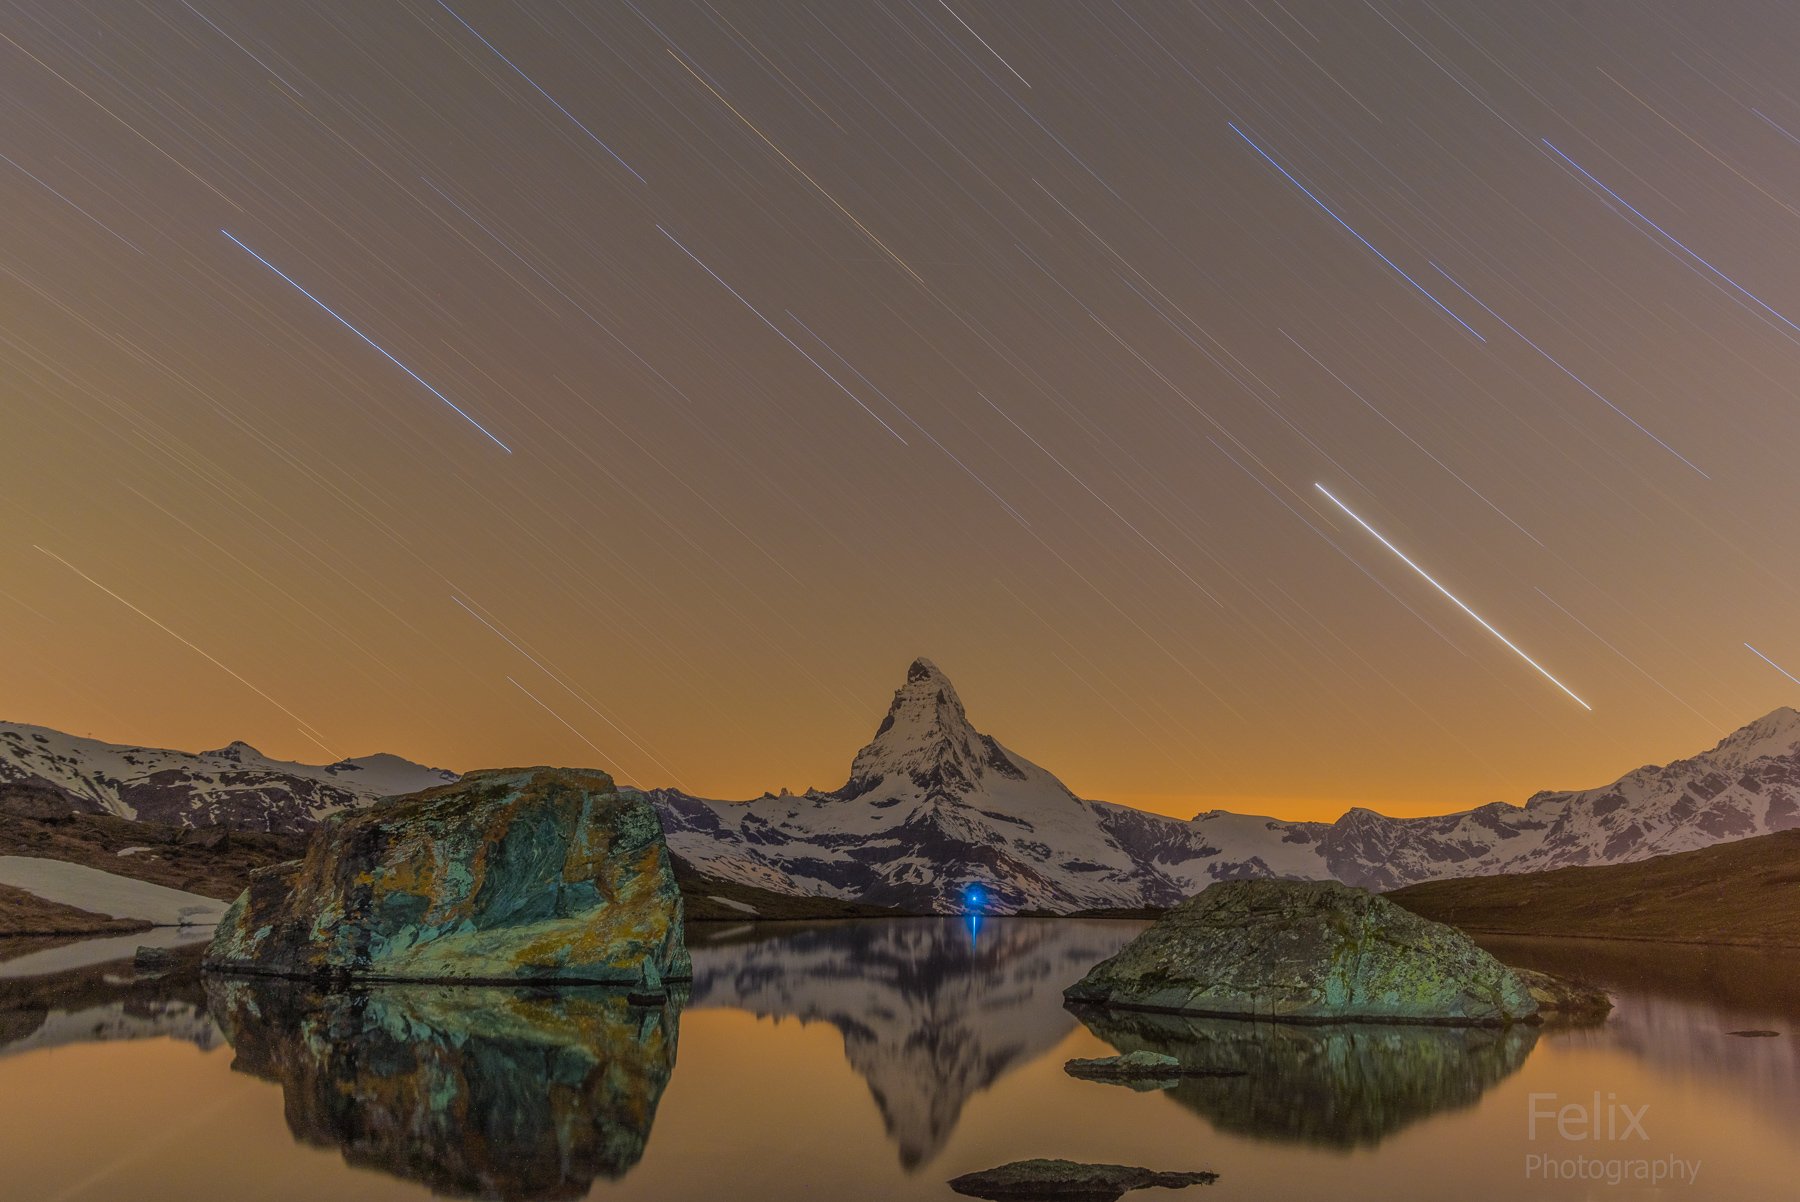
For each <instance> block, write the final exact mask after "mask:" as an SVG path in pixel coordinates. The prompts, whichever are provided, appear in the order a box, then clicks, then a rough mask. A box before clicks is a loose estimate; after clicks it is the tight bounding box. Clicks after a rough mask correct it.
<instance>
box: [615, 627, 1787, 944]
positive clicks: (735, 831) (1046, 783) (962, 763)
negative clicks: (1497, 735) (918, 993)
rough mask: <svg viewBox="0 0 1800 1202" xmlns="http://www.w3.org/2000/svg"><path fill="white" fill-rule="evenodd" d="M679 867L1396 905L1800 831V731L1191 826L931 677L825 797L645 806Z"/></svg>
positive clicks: (1133, 901)
mask: <svg viewBox="0 0 1800 1202" xmlns="http://www.w3.org/2000/svg"><path fill="white" fill-rule="evenodd" d="M651 795H652V797H653V798H654V799H655V800H656V802H657V805H658V808H659V810H660V811H661V813H662V815H663V826H664V829H665V830H666V831H667V832H668V837H669V845H670V847H671V849H672V850H673V851H674V852H675V853H676V854H677V855H679V856H680V857H682V858H683V859H685V860H687V861H689V862H690V863H692V864H694V865H695V866H696V867H698V868H700V869H701V870H702V871H704V872H707V873H710V874H712V875H715V876H719V877H724V878H726V879H729V880H734V881H738V882H741V883H743V884H749V885H758V886H761V887H763V888H767V889H774V890H777V891H779V892H784V893H797V894H812V895H824V896H830V897H841V898H852V899H860V900H863V901H871V902H879V903H885V904H890V905H898V906H905V907H909V908H916V909H926V910H934V911H937V912H955V911H958V910H961V909H965V908H967V906H968V904H969V900H970V897H971V893H970V891H971V890H974V889H979V890H981V891H983V892H984V894H985V900H984V902H983V904H982V908H984V909H988V910H991V911H997V912H1011V911H1016V910H1022V909H1044V910H1050V911H1059V912H1067V911H1072V910H1080V909H1088V908H1096V907H1109V906H1143V905H1168V904H1172V903H1173V902H1176V901H1178V900H1180V899H1181V898H1183V897H1187V896H1190V895H1192V894H1193V893H1196V892H1198V891H1199V890H1201V889H1203V888H1205V887H1206V886H1207V885H1209V884H1211V883H1212V882H1213V881H1216V880H1228V879H1234V878H1240V877H1260V876H1281V877H1298V878H1312V879H1324V878H1335V879H1338V880H1342V881H1346V882H1348V883H1350V884H1354V885H1362V886H1365V887H1368V888H1373V889H1389V888H1394V887H1397V886H1400V885H1405V884H1412V883H1414V882H1416V881H1423V880H1430V879H1433V878H1436V877H1443V876H1469V875H1476V874H1482V873H1494V872H1525V871H1535V870H1539V869H1545V868H1560V867H1566V866H1570V865H1581V864H1606V863H1617V862H1621V861H1626V860H1639V859H1645V858H1647V857H1650V856H1655V855H1662V854H1665V853H1668V852H1674V851H1688V850H1692V849H1694V848H1698V847H1705V846H1708V845H1710V844H1713V843H1718V842H1722V841H1724V840H1727V839H1740V838H1744V837H1747V836H1750V835H1757V834H1766V833H1769V832H1771V831H1777V830H1785V829H1788V828H1790V827H1796V826H1800V713H1796V712H1795V711H1794V710H1792V709H1785V708H1784V709H1779V710H1776V711H1775V712H1774V713H1772V714H1770V715H1768V716H1767V717H1765V718H1762V719H1760V720H1759V721H1757V722H1754V723H1752V724H1750V725H1749V726H1746V727H1744V728H1743V729H1742V730H1740V731H1738V732H1736V733H1735V734H1733V735H1731V736H1729V737H1728V738H1726V739H1725V740H1724V741H1723V742H1721V743H1720V744H1719V745H1718V746H1717V747H1715V748H1713V749H1712V750H1711V751H1709V752H1705V753H1702V754H1701V755H1697V756H1694V757H1692V758H1691V759H1686V760H1679V761H1677V762H1675V763H1673V764H1669V765H1667V766H1666V767H1660V768H1659V767H1654V766H1651V767H1645V768H1640V769H1638V770H1636V771H1635V772H1632V773H1629V774H1628V775H1626V776H1624V777H1622V778H1620V779H1619V780H1617V781H1615V782H1613V783H1612V784H1610V785H1605V786H1602V787H1600V788H1598V789H1588V790H1583V791H1579V792H1566V793H1540V794H1538V795H1537V796H1535V797H1533V798H1531V800H1529V801H1528V802H1526V803H1525V805H1524V806H1511V805H1506V804H1503V803H1495V804H1492V805H1486V806H1482V807H1480V808H1479V809H1474V810H1468V811H1465V812H1462V813H1456V814H1444V815H1436V816H1432V817H1426V818H1389V817H1386V816H1384V815H1381V814H1377V813H1375V812H1374V811H1372V810H1367V809H1361V808H1357V809H1352V810H1351V811H1349V812H1348V813H1346V814H1345V815H1344V816H1343V817H1342V818H1339V819H1338V820H1337V821H1336V822H1329V823H1327V822H1287V821H1281V820H1278V819H1274V818H1263V817H1256V816H1251V815H1243V814H1232V813H1227V812H1224V811H1220V810H1214V811H1209V812H1207V813H1204V814H1200V815H1197V816H1196V817H1194V818H1193V819H1191V820H1189V821H1185V822H1184V821H1182V820H1180V819H1176V818H1170V817H1165V816H1163V815H1159V814H1150V813H1146V812H1144V811H1141V810H1134V809H1131V808H1129V807H1126V806H1119V805H1112V804H1110V803H1107V802H1099V801H1086V800H1083V799H1081V798H1078V797H1076V796H1075V795H1074V794H1073V793H1071V792H1070V791H1069V790H1068V788H1066V787H1065V786H1064V785H1063V784H1062V782H1061V781H1059V780H1057V779H1056V777H1054V776H1052V775H1051V774H1050V773H1049V772H1047V771H1046V770H1044V769H1043V768H1040V767H1038V766H1037V765H1035V764H1033V763H1031V762H1030V761H1028V760H1026V759H1024V758H1023V757H1021V756H1019V755H1017V754H1016V753H1014V752H1012V751H1009V750H1007V749H1006V748H1005V747H1003V746H1001V745H1000V744H999V743H998V742H996V741H995V740H994V739H993V738H992V737H990V736H988V735H984V734H981V733H980V732H978V731H977V730H976V729H975V728H974V727H973V726H972V725H971V724H970V723H969V720H968V718H967V716H966V714H965V712H964V710H963V706H962V702H961V700H960V699H959V698H958V697H957V695H956V690H955V689H954V688H953V687H952V686H951V684H950V681H949V680H948V679H947V678H946V677H945V676H944V674H943V673H942V672H940V671H939V670H938V669H937V668H936V667H935V666H934V665H932V664H931V663H930V662H929V661H927V660H923V659H921V660H918V661H916V662H914V663H913V665H912V666H911V668H909V669H908V670H907V674H906V682H905V684H903V685H902V686H901V687H900V689H899V690H898V691H897V692H895V694H894V700H893V704H892V705H891V706H890V707H889V709H888V714H887V717H886V718H885V719H884V720H883V721H882V723H881V726H880V728H879V729H878V730H877V731H876V733H875V738H874V739H873V740H872V741H871V742H870V743H869V745H868V746H866V747H864V748H863V749H862V750H861V751H860V752H858V753H857V755H856V758H855V759H854V760H853V761H852V763H851V768H850V779H849V781H848V783H846V784H845V785H844V787H843V788H841V789H838V790H835V791H833V792H829V793H827V792H819V791H816V790H815V791H809V792H807V793H805V794H789V793H782V794H780V795H774V794H765V795H763V796H762V797H760V798H758V799H756V800H754V801H750V802H741V803H733V802H719V801H708V800H705V799H702V798H697V797H691V796H689V795H687V794H684V793H680V792H677V791H675V790H671V789H661V790H655V791H653V793H652V794H651Z"/></svg>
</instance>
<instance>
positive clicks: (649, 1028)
mask: <svg viewBox="0 0 1800 1202" xmlns="http://www.w3.org/2000/svg"><path fill="white" fill-rule="evenodd" d="M207 992H208V994H209V997H210V1000H211V1004H212V1010H213V1015H214V1017H215V1018H217V1019H218V1022H219V1025H220V1026H221V1027H222V1028H224V1030H225V1033H226V1037H227V1038H228V1039H229V1040H230V1041H231V1044H232V1047H233V1048H234V1049H235V1050H236V1053H237V1059H236V1061H235V1062H234V1064H233V1066H232V1067H233V1068H235V1069H237V1070H238V1071H241V1072H246V1073H249V1074H251V1075H253V1076H257V1077H261V1078H263V1079H265V1080H269V1081H274V1082H277V1083H278V1084H280V1086H281V1088H282V1094H283V1096H284V1098H285V1101H286V1107H287V1122H288V1128H289V1129H290V1130H291V1131H292V1132H293V1134H294V1136H295V1137H296V1138H297V1139H300V1140H302V1141H304V1142H306V1143H310V1144H314V1145H316V1146H319V1147H336V1148H339V1149H341V1150H342V1152H343V1155H344V1159H345V1160H346V1161H347V1162H349V1163H350V1164H353V1165H358V1166H362V1167H367V1168H373V1169H379V1170H380V1171H382V1172H385V1173H390V1174H392V1175H394V1176H396V1177H400V1178H404V1179H406V1180H410V1181H417V1182H420V1183H422V1184H424V1185H426V1186H428V1187H429V1188H430V1189H432V1190H433V1191H434V1192H437V1193H442V1194H448V1195H453V1196H465V1197H482V1198H500V1199H558V1198H580V1197H584V1196H586V1195H587V1193H588V1191H589V1189H590V1188H591V1187H592V1185H593V1182H594V1179H595V1178H597V1177H606V1178H616V1177H620V1176H622V1175H624V1174H625V1173H626V1172H627V1171H628V1170H630V1169H631V1168H632V1166H634V1165H635V1164H637V1162H638V1160H639V1159H640V1158H641V1157H642V1156H643V1154H644V1146H645V1144H646V1143H647V1142H648V1140H649V1137H650V1125H651V1122H652V1121H653V1120H654V1119H655V1117H656V1106H657V1102H658V1101H659V1100H660V1099H661V1097H662V1091H663V1088H664V1086H666V1085H667V1084H668V1080H669V1075H670V1074H671V1072H673V1070H674V1067H675V1042H676V1032H677V1027H678V1025H679V1015H680V1006H679V1003H678V1002H676V1001H671V1002H669V1003H668V1004H665V1005H657V1006H643V1005H633V1004H631V1003H630V1002H629V1001H628V1000H627V999H626V998H625V997H624V996H623V995H621V994H618V993H614V992H608V991H604V990H596V989H568V988H564V989H556V990H523V989H512V988H483V987H471V986H421V985H413V986H394V987H390V988H378V989H368V990H356V991H352V992H344V993H324V992H320V991H317V990H314V989H310V988H307V987H304V986H298V985H295V984H292V983H289V982H281V981H266V980H236V979H233V980H221V979H218V978H210V977H209V978H208V979H207Z"/></svg>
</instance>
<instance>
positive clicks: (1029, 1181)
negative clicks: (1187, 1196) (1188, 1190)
mask: <svg viewBox="0 0 1800 1202" xmlns="http://www.w3.org/2000/svg"><path fill="white" fill-rule="evenodd" d="M1218 1179H1219V1175H1218V1174H1217V1173H1158V1172H1155V1171H1154V1170H1151V1169H1139V1168H1133V1167H1131V1166H1130V1165H1123V1164H1082V1163H1080V1162H1079V1161H1074V1160H1015V1161H1013V1162H1012V1163H1011V1164H1003V1165H1001V1166H1000V1167H999V1168H994V1169H985V1170H983V1171H982V1172H979V1173H964V1174H963V1175H962V1176H961V1177H953V1178H951V1180H950V1188H951V1189H953V1190H955V1191H956V1192H957V1193H959V1194H967V1195H969V1196H970V1197H973V1198H989V1199H993V1200H994V1202H1032V1200H1040V1202H1115V1200H1116V1199H1118V1198H1120V1197H1123V1196H1124V1194H1125V1193H1126V1192H1127V1191H1129V1190H1134V1189H1149V1188H1151V1187H1155V1188H1159V1189H1182V1188H1184V1187H1186V1186H1190V1185H1211V1184H1212V1183H1213V1182H1214V1181H1217V1180H1218Z"/></svg>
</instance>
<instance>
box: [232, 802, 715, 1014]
mask: <svg viewBox="0 0 1800 1202" xmlns="http://www.w3.org/2000/svg"><path fill="white" fill-rule="evenodd" d="M205 963H206V966H207V967H208V968H211V969H215V970H221V971H227V972H241V973H259V974H268V975H273V976H285V977H302V978H313V979H363V980H414V981H464V982H511V981H568V982H583V983H591V984H601V985H614V986H622V987H626V988H628V989H632V990H634V991H637V992H641V993H645V994H647V995H661V994H662V993H663V992H664V990H665V987H666V983H667V982H669V981H671V980H684V979H686V978H688V977H690V976H691V975H692V972H693V969H692V965H691V963H690V961H689V959H688V952H687V947H686V945H685V944H684V943H683V941H682V907H681V893H680V891H679V889H678V888H677V887H676V884H675V876H674V872H673V871H672V869H671V867H670V863H669V853H668V848H667V847H666V846H665V845H664V843H663V836H662V827H661V824H660V823H659V822H658V821H657V817H656V812H655V811H654V810H653V809H652V808H651V806H650V803H649V802H648V801H647V800H645V798H644V797H643V796H642V795H641V794H638V793H636V792H633V791H630V790H619V789H616V788H615V787H614V786H613V782H612V778H611V777H609V776H607V775H606V774H605V773H603V772H591V771H576V770H571V769H555V768H514V769H497V770H492V771H486V772H473V773H470V774H469V775H468V776H465V777H463V778H462V780H460V781H458V782H457V783H456V784H453V785H445V786H444V787H442V788H437V789H429V790H426V791H425V792H422V793H415V794H412V795H410V796H407V797H400V798H395V799H394V800H392V801H386V802H382V803H379V804H377V805H375V806H372V807H370V808H369V809H366V810H358V811H354V812H349V813H337V814H333V815H331V816H330V817H329V818H328V819H326V821H325V822H324V823H323V824H321V825H320V827H319V829H318V830H317V831H316V832H314V834H313V837H312V840H311V842H310V843H309V844H308V845H307V850H306V855H305V858H303V859H301V860H298V861H295V862H292V863H288V864H278V865H275V866H273V867H271V868H265V869H261V870H259V871H258V872H257V873H255V874H254V875H253V876H252V877H251V882H250V887H249V888H248V889H246V890H244V892H243V894H242V895H241V896H239V898H238V899H237V901H236V902H234V903H233V904H232V906H231V909H230V910H229V911H227V912H226V914H225V917H224V918H223V919H222V920H221V921H220V923H219V929H218V932H217V933H216V934H215V935H214V937H213V941H212V945H211V946H210V947H209V948H208V950H207V954H206V961H205Z"/></svg>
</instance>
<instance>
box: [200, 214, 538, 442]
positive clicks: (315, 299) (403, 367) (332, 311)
mask: <svg viewBox="0 0 1800 1202" xmlns="http://www.w3.org/2000/svg"><path fill="white" fill-rule="evenodd" d="M219 232H220V233H221V234H224V235H225V236H226V237H227V238H230V239H231V240H232V241H233V242H236V243H237V245H238V247H239V248H240V249H242V250H243V251H244V252H245V253H246V254H248V255H249V256H250V257H251V258H253V259H255V260H256V261H257V262H258V263H261V264H262V265H263V266H264V267H267V268H268V269H269V270H270V271H272V272H274V273H275V274H276V275H278V276H280V277H281V278H282V279H284V280H286V281H287V282H288V283H289V284H291V285H292V286H293V288H294V290H295V291H296V292H298V293H299V294H300V295H301V296H304V297H305V298H306V299H307V300H309V301H311V302H312V303H313V304H315V305H317V306H319V308H321V309H323V310H324V311H325V312H326V313H328V314H330V315H331V317H332V319H333V320H334V321H336V322H337V323H338V324H339V325H341V326H343V327H344V328H345V329H346V330H349V331H350V332H351V333H352V334H355V335H356V336H357V337H358V338H360V339H362V340H363V341H364V342H366V343H368V344H369V345H370V346H372V347H374V348H375V350H377V351H378V352H380V354H381V355H382V356H383V357H384V358H385V359H387V361H388V362H389V363H392V364H393V365H394V366H395V367H397V368H399V369H400V370H401V371H403V372H405V373H406V374H407V375H409V376H411V377H412V378H413V379H415V380H417V381H418V382H419V383H420V384H421V385H423V386H424V388H425V391H427V392H429V393H430V394H431V395H432V396H434V397H436V398H437V399H438V400H440V401H442V402H444V404H446V405H448V406H450V408H452V409H454V410H456V415H457V416H458V417H460V418H462V419H463V420H464V421H466V422H468V423H469V424H470V425H471V426H474V427H475V428H476V429H477V430H480V431H481V432H482V433H483V434H486V435H487V436H488V437H489V438H492V439H493V440H494V445H495V446H497V447H499V448H500V449H501V450H502V451H505V452H506V453H507V454H508V455H510V454H512V448H511V447H509V446H507V445H506V444H505V443H503V442H501V441H500V440H499V439H498V438H495V437H494V433H493V431H491V430H489V429H488V428H487V427H486V426H484V425H482V424H481V423H480V422H478V421H476V420H475V419H474V418H472V417H470V416H469V415H468V414H467V413H465V412H463V409H462V407H461V406H460V405H458V404H457V403H456V402H455V401H453V400H451V399H450V398H449V397H447V396H445V395H444V394H443V393H441V392H439V391H438V390H437V389H435V388H433V387H432V386H431V384H430V383H429V382H427V381H426V380H425V379H424V378H423V377H422V376H420V375H419V373H418V372H416V371H414V370H413V369H412V368H410V367H408V366H406V364H404V363H402V362H400V360H398V359H396V358H394V356H393V355H392V354H391V353H390V352H389V351H388V350H387V348H385V347H383V346H382V345H381V344H380V343H379V342H376V341H375V340H374V339H373V338H371V337H369V336H368V335H367V334H365V333H363V332H362V331H361V330H359V329H357V328H356V327H355V326H354V325H351V324H350V322H348V321H346V320H345V319H344V318H343V317H342V316H340V315H339V314H338V311H337V310H336V309H333V308H332V307H331V306H330V305H328V304H326V303H325V302H324V301H322V300H320V299H319V298H318V297H316V296H314V295H313V294H312V293H310V292H308V291H307V290H306V289H305V288H303V287H301V286H300V285H299V284H298V283H296V282H295V281H294V278H293V277H292V276H290V275H288V274H287V272H285V271H283V270H281V268H279V267H277V266H275V264H273V263H271V262H269V261H268V260H267V259H265V258H263V257H262V256H261V255H259V254H257V253H256V252H255V251H253V250H251V249H250V248H249V247H248V246H245V245H244V244H243V243H242V242H239V241H238V239H237V236H236V235H234V234H233V233H232V232H231V231H230V230H220V231H219Z"/></svg>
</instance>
